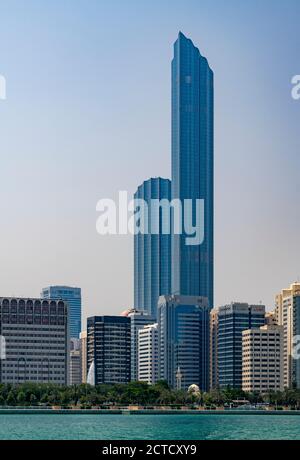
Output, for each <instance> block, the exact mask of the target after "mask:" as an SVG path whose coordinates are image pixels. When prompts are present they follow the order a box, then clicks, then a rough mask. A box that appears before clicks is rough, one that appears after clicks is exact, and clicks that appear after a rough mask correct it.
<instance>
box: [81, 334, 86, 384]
mask: <svg viewBox="0 0 300 460" xmlns="http://www.w3.org/2000/svg"><path fill="white" fill-rule="evenodd" d="M80 358H81V381H82V383H86V379H87V361H86V360H87V331H82V332H80Z"/></svg>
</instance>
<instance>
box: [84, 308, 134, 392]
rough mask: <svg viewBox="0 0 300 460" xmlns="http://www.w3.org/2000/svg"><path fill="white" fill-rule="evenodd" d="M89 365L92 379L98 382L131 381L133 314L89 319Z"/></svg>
mask: <svg viewBox="0 0 300 460" xmlns="http://www.w3.org/2000/svg"><path fill="white" fill-rule="evenodd" d="M87 368H88V375H89V378H90V381H93V382H94V384H95V385H97V384H99V383H128V382H130V318H127V317H123V316H93V317H91V318H88V319H87ZM90 369H93V374H94V375H93V376H92V375H90Z"/></svg>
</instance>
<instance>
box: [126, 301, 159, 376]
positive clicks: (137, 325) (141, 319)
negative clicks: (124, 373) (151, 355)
mask: <svg viewBox="0 0 300 460" xmlns="http://www.w3.org/2000/svg"><path fill="white" fill-rule="evenodd" d="M127 315H128V318H130V329H131V381H137V380H138V378H139V377H138V368H139V366H138V334H139V330H140V329H143V327H144V326H146V325H147V324H154V323H155V319H154V318H153V317H152V316H150V315H148V313H147V312H145V311H139V310H135V309H132V310H129V312H128V313H127Z"/></svg>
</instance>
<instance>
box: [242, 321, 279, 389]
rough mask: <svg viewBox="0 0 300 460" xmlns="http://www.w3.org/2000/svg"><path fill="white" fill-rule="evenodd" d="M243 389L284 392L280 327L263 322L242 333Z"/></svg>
mask: <svg viewBox="0 0 300 460" xmlns="http://www.w3.org/2000/svg"><path fill="white" fill-rule="evenodd" d="M242 353H243V358H242V365H243V367H242V389H243V390H244V391H247V392H252V393H254V392H258V393H267V392H268V391H283V389H284V387H283V327H282V326H275V325H265V326H261V327H260V328H253V329H247V330H245V331H243V333H242Z"/></svg>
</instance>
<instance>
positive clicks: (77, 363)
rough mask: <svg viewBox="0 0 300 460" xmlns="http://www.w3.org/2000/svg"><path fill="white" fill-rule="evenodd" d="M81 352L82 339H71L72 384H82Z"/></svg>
mask: <svg viewBox="0 0 300 460" xmlns="http://www.w3.org/2000/svg"><path fill="white" fill-rule="evenodd" d="M81 380H82V377H81V354H80V340H79V339H71V341H70V385H80V384H81Z"/></svg>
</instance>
